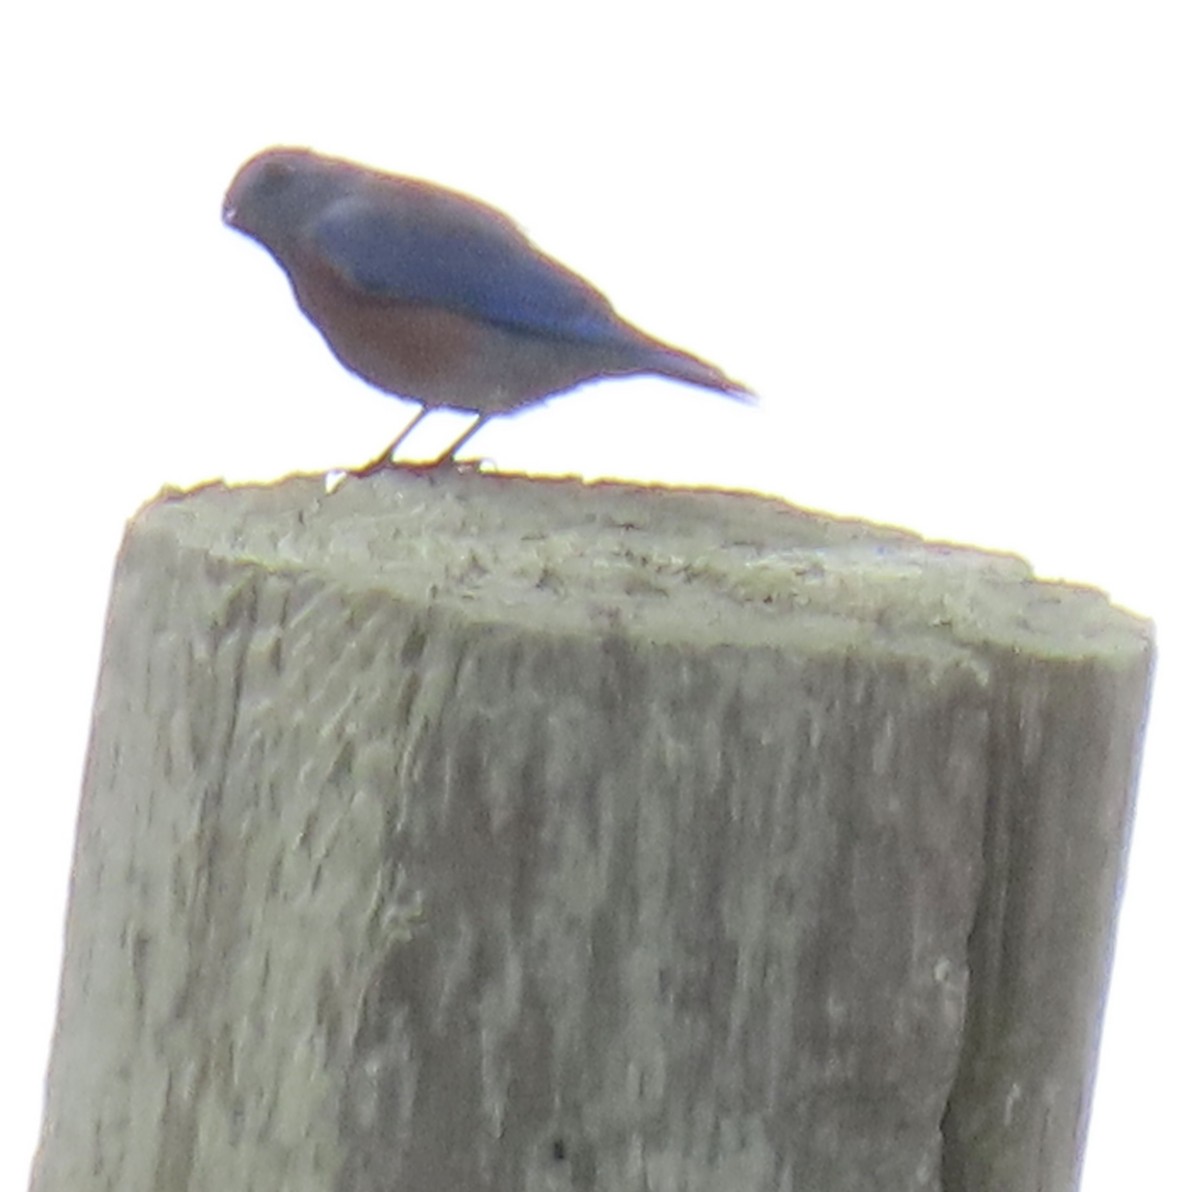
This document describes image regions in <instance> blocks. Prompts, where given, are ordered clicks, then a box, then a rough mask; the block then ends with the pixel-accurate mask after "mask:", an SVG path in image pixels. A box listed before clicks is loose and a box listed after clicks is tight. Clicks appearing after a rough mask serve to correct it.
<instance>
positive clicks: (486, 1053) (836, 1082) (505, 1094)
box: [33, 471, 1151, 1192]
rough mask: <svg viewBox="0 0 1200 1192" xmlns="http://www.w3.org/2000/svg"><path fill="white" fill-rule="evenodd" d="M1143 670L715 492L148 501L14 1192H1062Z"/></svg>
mask: <svg viewBox="0 0 1200 1192" xmlns="http://www.w3.org/2000/svg"><path fill="white" fill-rule="evenodd" d="M1150 660H1151V642H1150V635H1149V630H1148V628H1147V626H1146V625H1145V624H1144V623H1143V622H1141V621H1139V620H1137V619H1136V618H1134V617H1132V616H1130V615H1128V614H1126V613H1123V612H1120V611H1118V610H1115V609H1113V608H1112V607H1111V606H1110V605H1109V604H1108V603H1107V602H1106V601H1105V599H1104V598H1103V597H1102V596H1101V595H1100V594H1098V593H1096V592H1094V591H1091V590H1088V589H1084V588H1077V587H1070V586H1066V585H1061V584H1049V583H1040V582H1036V581H1034V580H1033V579H1032V578H1031V577H1030V574H1029V571H1028V568H1027V567H1026V565H1025V564H1024V563H1022V562H1021V561H1020V560H1018V559H1015V558H1011V557H1002V556H995V555H986V554H982V553H978V552H974V551H969V550H963V549H958V548H950V547H946V546H939V545H933V544H929V543H926V542H923V541H921V540H919V539H917V538H915V537H913V536H910V535H906V534H902V533H899V532H896V531H892V530H885V529H880V528H877V527H872V526H867V525H862V524H856V523H849V522H839V521H834V520H829V519H825V518H821V517H816V516H812V515H809V514H805V513H802V512H799V511H797V510H795V509H791V508H788V507H786V506H783V505H781V504H778V503H774V502H769V501H764V500H760V499H757V498H753V497H749V496H742V495H732V494H725V493H694V492H672V491H665V490H653V489H650V490H647V489H635V488H622V487H618V486H595V487H587V486H584V485H580V484H577V483H574V482H569V481H560V482H553V481H540V482H539V481H528V480H522V479H512V478H504V477H496V476H481V475H476V474H456V473H454V472H449V473H446V474H442V473H435V474H428V475H420V474H413V473H406V472H403V471H393V472H389V473H386V474H383V475H379V476H376V477H374V478H372V479H371V480H369V481H358V480H351V481H349V482H347V483H346V484H344V485H343V486H342V487H340V488H338V489H337V490H336V491H334V492H332V493H327V492H326V490H325V486H324V485H323V483H322V481H320V480H319V479H313V478H301V479H293V480H290V481H287V482H285V483H282V484H279V485H277V486H275V487H272V488H240V489H225V488H221V487H215V486H214V487H211V488H208V489H204V490H199V491H196V492H192V493H187V494H180V495H175V496H170V497H165V498H163V499H161V500H159V501H158V502H156V503H155V504H153V505H151V506H149V507H147V508H146V509H144V510H143V511H142V512H141V513H140V514H139V515H138V517H137V518H136V519H135V521H134V522H133V524H132V525H131V527H130V530H129V533H128V536H127V538H126V542H125V545H124V548H123V550H122V553H121V557H120V560H119V562H118V566H117V571H116V577H115V580H114V586H113V595H112V605H111V611H110V616H109V626H108V635H107V641H106V646H105V652H104V659H103V665H102V671H101V676H100V682H99V688H98V692H97V696H96V708H95V723H94V729H93V735H92V742H91V749H90V756H89V763H88V769H87V776H86V781H85V786H84V792H83V800H82V808H81V812H80V819H79V835H78V843H77V850H76V857H75V868H74V876H73V886H72V895H71V909H70V915H69V923H68V930H67V948H66V958H65V963H64V974H63V984H62V998H61V1007H60V1012H59V1021H58V1028H57V1034H56V1039H55V1044H54V1052H53V1058H52V1062H51V1067H50V1074H49V1081H48V1091H47V1105H46V1112H45V1123H44V1132H43V1140H42V1145H41V1149H40V1152H39V1156H38V1159H37V1162H36V1164H35V1171H34V1179H33V1188H34V1189H35V1190H36V1192H99V1190H100V1189H120V1190H121V1192H385V1190H387V1192H397V1190H399V1192H551V1190H561V1192H577V1190H580V1192H637V1190H644V1192H802V1190H803V1192H839V1190H843V1189H844V1190H846V1192H850V1190H853V1192H872V1190H879V1192H908V1190H912V1192H915V1190H918V1189H943V1190H944V1192H1026V1190H1027V1192H1064V1190H1068V1189H1071V1188H1074V1187H1075V1185H1076V1181H1077V1172H1078V1167H1079V1159H1080V1154H1081V1149H1082V1140H1083V1137H1084V1130H1085V1126H1086V1121H1087V1114H1088V1105H1089V1095H1090V1089H1091V1082H1092V1077H1093V1070H1094V1059H1095V1052H1096V1046H1097V1040H1098V1034H1099V1029H1100V1019H1101V1010H1102V1005H1103V1000H1104V993H1105V987H1106V982H1107V976H1108V968H1109V961H1110V953H1111V947H1112V940H1113V931H1114V921H1115V915H1116V909H1117V903H1118V899H1119V891H1120V884H1121V876H1122V872H1123V868H1124V858H1125V849H1126V840H1127V834H1128V830H1129V823H1130V814H1131V792H1132V790H1133V785H1134V778H1135V770H1136V763H1137V755H1138V746H1139V742H1140V735H1141V727H1142V722H1143V715H1144V708H1145V703H1146V693H1147V686H1148V676H1149V668H1150Z"/></svg>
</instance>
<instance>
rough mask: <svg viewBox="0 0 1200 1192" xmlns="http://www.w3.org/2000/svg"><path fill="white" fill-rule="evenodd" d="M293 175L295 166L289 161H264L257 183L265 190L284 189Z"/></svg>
mask: <svg viewBox="0 0 1200 1192" xmlns="http://www.w3.org/2000/svg"><path fill="white" fill-rule="evenodd" d="M295 176H296V167H295V166H294V165H293V164H292V163H291V162H290V161H278V160H276V161H266V162H263V168H262V174H261V175H260V178H259V185H260V186H261V187H262V189H263V190H265V191H267V192H272V191H280V190H285V189H286V188H287V187H288V186H289V185H290V183H291V181H292V179H293V178H295Z"/></svg>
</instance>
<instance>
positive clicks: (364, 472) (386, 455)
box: [354, 406, 429, 476]
mask: <svg viewBox="0 0 1200 1192" xmlns="http://www.w3.org/2000/svg"><path fill="white" fill-rule="evenodd" d="M428 413H429V407H428V406H422V407H421V408H420V409H419V410H418V411H417V416H416V417H415V418H414V419H413V420H412V421H411V422H410V423H409V424H408V425H407V426H406V427H405V428H404V429H403V430H402V431H401V432H400V434H399V436H398V437H397V438H395V439H393V440H392V442H391V443H390V444H389V446H388V448H387V450H386V451H381V452H380V453H379V454H378V455H377V456H376V457H375V458H374V459H373V460H371V461H370V462H369V463H365V464H363V466H362V467H361V468H355V469H354V475H355V476H373V475H374V474H375V473H376V472H382V471H383V469H384V468H390V467H391V466H392V456H393V455H395V454H396V449H397V448H398V447H399V446H400V444H401V443H403V442H404V440H405V439H407V438H408V436H409V435H410V434H411V433H412V432H413V430H414V429H415V427H416V425H417V423H418V422H420V421H421V419H422V418H424V417H425V415H426V414H428Z"/></svg>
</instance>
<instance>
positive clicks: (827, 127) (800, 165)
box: [0, 0, 1200, 1192]
mask: <svg viewBox="0 0 1200 1192" xmlns="http://www.w3.org/2000/svg"><path fill="white" fill-rule="evenodd" d="M18 11H19V15H13V14H10V15H8V16H7V17H6V18H5V22H4V23H5V26H6V28H5V30H4V32H3V34H2V36H0V88H3V91H4V94H3V95H2V96H0V98H2V99H3V110H4V112H5V116H6V129H5V142H6V143H5V157H4V167H5V175H6V181H5V185H4V187H3V190H2V192H0V207H2V213H3V216H4V225H5V228H6V236H5V248H4V270H3V286H2V288H0V304H2V305H3V312H2V313H3V323H2V325H3V327H4V337H3V338H4V347H3V351H2V352H0V373H2V380H0V385H2V391H3V400H2V402H0V417H2V418H3V427H4V430H3V437H2V442H3V446H4V448H5V462H6V469H7V481H8V483H7V492H6V497H7V499H6V501H5V502H4V506H3V512H2V513H0V517H2V518H3V526H2V527H0V533H2V534H3V540H4V543H5V546H6V552H5V555H6V563H5V582H4V583H3V585H0V602H2V603H3V608H2V609H0V632H2V633H3V635H4V641H3V646H2V650H3V653H2V658H3V673H2V677H0V703H2V704H3V707H2V709H0V710H2V712H3V715H2V717H0V724H2V725H3V732H4V746H3V750H2V753H0V767H2V770H0V782H2V789H3V792H4V795H5V798H6V806H7V819H6V830H5V832H4V834H3V843H2V845H0V849H2V858H3V859H2V862H0V933H2V937H3V939H4V954H5V956H6V957H7V958H8V964H7V965H6V967H7V969H8V972H7V975H6V977H5V979H4V981H3V982H2V983H0V1032H2V1035H0V1056H2V1057H3V1063H0V1121H3V1123H4V1126H3V1129H2V1130H0V1188H6V1189H7V1188H21V1187H24V1186H25V1181H26V1179H27V1172H28V1164H29V1160H30V1156H31V1152H32V1149H33V1146H34V1143H35V1138H36V1132H37V1128H38V1123H39V1118H40V1111H41V1087H42V1077H43V1072H44V1065H45V1060H46V1051H47V1046H48V1041H49V1034H50V1030H51V1027H52V1022H53V1014H54V1008H55V998H56V988H57V980H58V965H59V960H60V955H59V949H60V931H61V920H62V915H63V910H64V899H65V893H66V887H67V879H68V868H69V860H70V850H71V847H72V833H73V828H74V817H75V812H76V804H77V799H78V793H79V779H80V773H81V768H82V763H83V754H84V748H85V743H86V734H87V730H88V721H89V714H90V702H91V696H92V689H93V685H94V682H95V672H96V665H97V655H98V650H99V642H100V634H101V630H102V626H103V616H104V607H105V601H106V598H107V590H108V583H109V577H110V570H111V566H112V561H113V556H114V552H115V550H116V548H117V544H118V541H119V536H120V534H121V531H122V526H123V523H124V520H125V519H126V518H127V517H128V516H129V515H130V514H131V513H132V512H133V511H134V510H135V509H136V507H137V506H138V505H139V504H140V503H141V502H142V501H143V500H145V499H147V498H149V497H150V496H152V495H153V494H154V493H155V492H156V491H157V490H158V489H159V487H160V486H162V485H164V484H175V485H188V484H192V483H194V482H197V481H200V480H203V479H206V478H209V477H213V476H225V477H228V478H230V479H265V478H270V477H273V476H276V475H279V474H282V473H285V472H289V471H292V470H318V469H324V468H329V467H334V466H337V465H344V464H353V463H355V462H359V461H362V460H365V459H366V458H368V457H369V456H371V455H373V454H374V453H375V452H377V451H378V450H379V449H380V448H381V447H382V446H383V444H384V443H385V442H386V441H387V440H388V439H389V437H390V436H392V435H393V434H395V433H397V432H398V430H399V428H400V427H401V426H402V425H403V423H404V421H405V420H406V419H407V418H408V417H410V414H411V410H412V407H409V406H406V405H402V404H400V403H398V402H396V401H394V400H391V399H389V398H387V397H384V396H383V395H381V394H379V393H377V392H375V391H373V390H371V389H369V388H368V387H366V386H365V385H363V384H362V383H360V382H358V381H356V380H355V379H354V378H352V377H351V376H349V375H348V374H347V373H345V372H344V371H343V370H342V369H341V368H340V366H339V365H338V364H337V363H336V362H335V361H334V360H333V358H332V357H331V356H330V355H329V353H328V351H327V350H326V348H325V347H324V344H323V343H322V341H321V340H320V339H319V337H318V336H317V334H316V333H315V332H314V331H313V330H312V328H311V327H310V326H309V325H308V324H307V323H306V322H305V320H304V319H303V318H302V316H301V315H300V314H299V313H298V312H297V311H296V309H295V307H294V305H293V303H292V300H291V297H290V293H289V291H288V288H287V283H286V280H285V278H284V276H283V274H282V273H281V272H280V271H279V269H278V268H277V267H276V266H275V265H274V263H273V262H272V261H271V260H270V258H269V257H268V256H267V255H266V254H265V253H264V252H263V251H262V250H261V249H259V248H257V246H255V245H254V244H252V243H251V242H250V241H248V240H246V239H244V238H242V237H240V236H238V235H235V234H234V233H232V232H230V231H229V230H227V229H225V228H223V227H222V225H221V222H220V217H219V212H220V204H221V198H222V194H223V191H224V189H225V186H226V185H227V183H228V181H229V179H230V178H231V177H232V175H233V173H234V171H235V169H236V168H237V166H238V165H239V164H240V163H241V162H242V161H243V160H244V159H245V158H246V157H248V156H249V155H250V154H252V153H253V152H255V151H257V150H258V149H260V148H263V147H265V146H267V145H270V144H276V143H285V144H286V143H292V144H305V145H312V146H313V147H315V148H318V149H321V150H323V151H326V152H331V153H336V154H339V155H343V156H348V157H353V158H357V159H359V160H363V161H365V162H368V163H371V164H374V165H378V166H381V167H383V168H387V169H392V170H395V171H398V172H403V173H410V174H415V175H419V176H423V177H427V178H431V179H434V180H436V181H439V182H442V183H444V184H447V185H451V186H454V187H456V188H459V189H462V190H466V191H468V192H470V193H473V194H476V195H478V196H479V197H481V198H484V199H486V200H487V201H489V202H491V203H493V204H495V205H496V206H499V207H501V208H502V209H504V210H506V211H508V212H509V213H510V214H512V215H513V216H514V217H515V218H516V219H517V220H518V222H520V223H521V224H522V226H523V227H524V228H525V229H526V230H527V231H528V232H529V233H530V235H531V236H532V237H533V238H534V239H535V241H537V242H538V243H539V244H540V245H541V246H542V247H543V248H545V249H547V250H548V251H550V252H552V253H553V254H554V255H556V256H558V257H559V258H560V259H561V260H563V261H564V262H565V263H567V264H568V265H570V266H571V267H572V268H574V269H576V270H578V271H579V272H580V273H582V274H583V275H584V276H586V277H588V278H589V279H590V280H592V281H593V282H594V283H596V284H597V285H598V286H599V287H600V288H601V289H602V290H604V291H605V292H606V293H607V294H608V295H609V297H610V298H612V300H613V301H614V303H615V304H616V306H617V308H618V310H620V311H621V312H622V314H624V315H625V316H626V317H628V318H630V319H631V320H633V321H634V322H635V323H637V324H639V325H640V326H642V327H643V328H644V329H645V330H647V331H649V332H651V333H652V334H655V335H658V336H661V337H663V338H665V339H667V340H670V341H672V342H675V343H678V344H680V345H681V346H683V347H685V348H688V349H690V350H692V351H694V352H697V353H698V354H700V355H702V356H705V357H708V358H710V359H712V360H713V361H715V362H716V363H718V364H720V365H721V366H722V367H723V368H725V369H726V370H727V371H728V372H730V373H731V374H732V375H733V376H736V377H738V378H742V379H744V380H745V381H746V382H747V383H749V384H750V385H752V386H753V387H754V388H755V389H757V390H758V391H759V392H760V393H761V395H762V399H763V400H762V405H761V408H760V409H758V410H748V409H745V408H742V407H740V406H737V405H736V404H735V403H732V402H728V401H725V400H724V399H722V398H720V397H718V396H714V395H711V394H707V393H704V392H701V391H699V390H693V389H689V388H687V387H684V386H678V385H673V384H670V383H668V382H655V381H629V382H619V383H616V382H614V383H609V384H605V385H599V386H593V387H589V388H587V389H585V390H581V391H579V392H578V393H576V394H574V395H571V396H566V397H563V398H559V399H557V400H555V401H554V402H553V403H551V404H549V405H547V406H545V407H541V408H537V409H534V410H531V411H529V412H527V413H523V414H521V415H520V416H519V417H517V418H514V419H512V420H510V421H508V422H507V423H496V424H494V425H493V426H492V427H489V428H488V430H487V431H485V432H483V433H481V434H480V435H479V436H478V438H477V439H475V440H474V441H473V443H472V445H471V452H479V453H481V454H486V455H488V456H489V457H490V458H492V459H494V461H495V462H496V464H497V465H498V466H500V467H503V468H513V469H528V470H530V471H534V472H537V471H546V472H555V473H561V472H582V473H584V474H587V475H593V476H594V475H609V476H621V477H632V478H641V479H662V480H672V481H688V482H700V483H705V484H718V485H734V486H740V487H752V488H759V489H762V490H763V491H766V492H771V493H779V494H783V495H785V496H787V497H788V498H790V499H792V500H794V501H796V502H797V503H799V504H802V505H806V506H810V507H813V508H818V509H825V510H830V511H833V512H835V513H838V514H847V515H856V516H863V517H868V518H872V519H876V520H879V521H883V522H888V523H898V524H902V525H905V526H908V527H911V528H913V529H915V530H918V531H919V532H921V533H923V534H926V535H929V536H933V537H943V538H950V539H956V540H960V541H966V542H971V543H974V544H977V545H980V546H985V547H992V548H998V549H1002V550H1011V551H1016V552H1018V553H1021V554H1023V555H1025V556H1026V557H1028V558H1029V559H1030V560H1031V561H1032V562H1033V563H1034V565H1035V566H1036V567H1037V568H1038V570H1039V572H1040V573H1041V574H1043V575H1047V576H1065V577H1069V578H1071V579H1074V580H1080V581H1084V582H1088V583H1093V584H1096V585H1098V586H1100V587H1103V588H1105V589H1107V590H1108V591H1109V592H1110V593H1111V594H1112V595H1113V598H1114V599H1115V600H1117V601H1118V602H1119V603H1122V604H1124V605H1126V606H1128V607H1131V608H1133V609H1135V610H1137V611H1139V612H1142V613H1145V614H1148V615H1152V616H1153V617H1154V618H1155V619H1156V621H1157V624H1158V630H1159V647H1160V652H1161V659H1160V664H1159V670H1158V675H1157V682H1156V690H1155V704H1154V708H1153V712H1152V719H1151V731H1150V736H1149V741H1148V745H1147V753H1146V759H1145V767H1144V777H1143V782H1142V790H1141V803H1140V812H1139V819H1138V823H1137V828H1136V832H1135V837H1134V851H1133V858H1132V865H1131V871H1130V880H1129V885H1128V890H1127V897H1126V902H1125V909H1124V915H1123V920H1122V932H1121V938H1120V947H1119V951H1118V955H1117V967H1116V973H1115V978H1114V985H1113V993H1112V998H1111V1002H1110V1013H1109V1020H1108V1028H1107V1035H1106V1042H1105V1052H1104V1056H1103V1063H1102V1069H1101V1077H1100V1083H1099V1087H1098V1092H1097V1103H1096V1111H1095V1115H1094V1119H1093V1131H1092V1140H1091V1146H1090V1157H1089V1166H1088V1169H1087V1172H1086V1177H1085V1184H1084V1187H1085V1192H1118V1190H1119V1192H1127V1190H1128V1189H1130V1188H1135V1187H1144V1188H1148V1187H1162V1188H1167V1187H1182V1186H1185V1185H1186V1183H1187V1181H1188V1180H1189V1179H1191V1178H1194V1172H1195V1158H1194V1153H1193V1149H1194V1138H1193V1136H1194V1132H1195V1122H1196V1118H1197V1111H1198V1110H1200V1094H1198V1093H1197V1086H1196V1081H1195V1073H1196V1072H1197V1070H1200V1045H1198V1027H1197V1017H1198V1016H1197V1002H1196V988H1197V972H1196V967H1197V966H1196V959H1195V957H1196V950H1197V949H1196V941H1197V929H1196V918H1197V910H1198V909H1200V906H1198V903H1200V899H1198V898H1197V890H1198V880H1197V874H1198V872H1200V861H1198V858H1197V843H1196V841H1197V836H1198V834H1200V814H1198V812H1197V794H1198V791H1197V785H1198V784H1197V778H1196V761H1195V747H1194V739H1195V731H1196V730H1195V718H1196V713H1197V697H1196V689H1195V668H1196V667H1197V665H1200V649H1198V643H1200V635H1198V632H1197V622H1196V616H1195V612H1194V608H1195V598H1194V592H1195V590H1196V588H1195V576H1194V574H1192V572H1191V560H1192V559H1193V558H1194V556H1195V551H1194V548H1193V539H1194V533H1195V531H1194V522H1195V514H1196V511H1197V507H1198V505H1197V484H1196V468H1197V432H1196V429H1195V425H1194V419H1195V417H1196V404H1197V397H1198V395H1200V363H1198V361H1200V352H1198V345H1197V335H1198V325H1200V324H1198V317H1200V232H1198V229H1200V85H1198V78H1200V67H1198V66H1197V63H1198V62H1200V30H1198V23H1200V9H1197V8H1196V6H1195V4H1194V3H1185V2H1180V3H1174V4H1171V3H1156V2H1153V0H1149V2H1147V0H1139V2H1137V3H1134V2H1127V3H1120V4H1115V3H1103V2H1100V3H1097V2H1092V3H1082V2H1079V3H1062V2H1056V0H1039V2H1028V0H1015V2H1014V0H1010V2H1009V3H1006V4H1003V5H1001V4H988V5H979V4H964V3H962V2H961V0H960V2H958V3H919V2H917V3H908V4H903V5H901V4H895V3H882V2H880V3H862V2H860V3H855V2H852V0H837V2H835V0H827V2H824V3H817V4H804V3H798V4H783V3H774V4H762V3H755V2H752V0H738V2H737V3H733V2H732V0H730V2H728V3H726V4H723V5H720V6H705V5H703V4H698V3H696V2H695V0H692V2H690V3H679V4H676V3H656V2H655V0H636V2H633V3H630V2H627V0H606V2H605V3H604V4H601V5H588V6H582V5H571V4H564V3H561V2H557V3H532V2H528V0H508V2H506V3H503V4H497V3H459V4H452V3H443V4H441V5H429V4H422V5H416V4H407V3H403V2H401V0H394V2H392V3H388V4H374V5H364V4H354V3H346V2H341V3H338V4H336V5H335V4H334V3H332V0H329V2H328V3H325V4H322V5H308V4H302V3H301V4H295V3H292V4H287V5H284V4H279V5H274V4H256V3H253V2H252V0H243V2H242V3H238V4H233V3H229V2H227V0H219V2H215V3H214V2H210V3H208V4H205V5H203V6H191V7H190V10H189V11H186V12H185V10H184V9H183V7H182V6H167V5H152V4H149V3H133V2H130V0H124V2H122V0H111V2H109V3H106V4H102V5H84V4H71V3H67V4H65V5H63V4H60V5H46V6H41V7H36V6H33V5H26V6H23V8H22V9H21V10H16V9H14V13H16V12H18ZM447 417H448V416H447ZM429 421H430V422H431V423H432V422H434V421H435V419H433V418H431V419H430V420H429ZM452 433H453V432H452V430H450V429H449V427H448V426H447V425H446V424H445V423H443V424H442V426H441V429H440V430H437V436H436V437H438V438H440V439H442V440H448V439H449V438H450V437H451V435H452ZM436 446H437V444H435V443H430V444H429V450H430V451H431V452H432V451H433V450H435V449H436ZM1185 559H1186V560H1187V562H1186V563H1185V562H1184V560H1185ZM1188 666H1190V667H1191V668H1192V674H1191V675H1190V676H1189V675H1187V673H1186V668H1187V667H1188ZM1189 679H1191V682H1190V683H1189V681H1188V680H1189Z"/></svg>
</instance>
